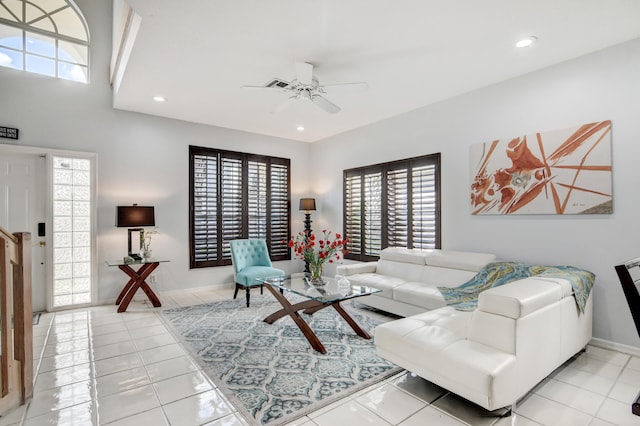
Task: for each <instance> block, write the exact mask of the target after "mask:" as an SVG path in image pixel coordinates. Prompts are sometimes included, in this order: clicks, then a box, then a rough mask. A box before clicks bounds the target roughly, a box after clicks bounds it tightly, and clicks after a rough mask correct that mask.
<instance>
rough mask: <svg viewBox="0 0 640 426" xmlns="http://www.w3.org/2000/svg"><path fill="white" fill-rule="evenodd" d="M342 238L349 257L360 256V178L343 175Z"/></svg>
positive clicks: (361, 240)
mask: <svg viewBox="0 0 640 426" xmlns="http://www.w3.org/2000/svg"><path fill="white" fill-rule="evenodd" d="M344 193H345V195H344V237H345V238H348V239H349V242H348V243H347V245H346V248H347V250H348V251H349V253H351V256H356V255H357V256H360V255H362V253H363V252H364V250H363V248H362V243H363V239H362V208H361V206H362V176H361V175H360V174H359V173H357V174H355V173H354V174H351V175H349V174H345V178H344Z"/></svg>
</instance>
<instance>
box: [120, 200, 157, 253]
mask: <svg viewBox="0 0 640 426" xmlns="http://www.w3.org/2000/svg"><path fill="white" fill-rule="evenodd" d="M116 226H117V227H118V228H129V246H128V254H129V257H132V258H134V259H136V260H141V259H142V257H140V246H141V243H142V238H143V232H144V229H142V227H143V226H156V218H155V214H154V209H153V206H139V205H137V204H134V205H133V206H118V207H116ZM133 232H137V233H138V237H137V241H138V243H137V244H136V245H135V247H134V246H132V244H131V241H132V233H133ZM134 250H135V251H134Z"/></svg>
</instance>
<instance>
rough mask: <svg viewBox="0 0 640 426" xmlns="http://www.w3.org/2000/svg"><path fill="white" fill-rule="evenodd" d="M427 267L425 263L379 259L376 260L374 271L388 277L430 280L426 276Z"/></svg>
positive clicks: (406, 279)
mask: <svg viewBox="0 0 640 426" xmlns="http://www.w3.org/2000/svg"><path fill="white" fill-rule="evenodd" d="M427 269H428V266H425V265H416V264H415V263H403V262H395V261H392V260H386V259H380V260H379V261H378V266H377V267H376V273H378V274H380V275H387V276H390V277H398V278H402V279H403V280H404V281H422V282H430V280H429V279H428V278H427V274H428V271H427Z"/></svg>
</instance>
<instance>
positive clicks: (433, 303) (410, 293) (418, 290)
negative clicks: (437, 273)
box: [393, 281, 447, 310]
mask: <svg viewBox="0 0 640 426" xmlns="http://www.w3.org/2000/svg"><path fill="white" fill-rule="evenodd" d="M393 299H394V300H397V301H398V302H403V303H408V304H409V305H414V306H420V307H421V308H424V309H428V310H432V309H438V308H442V307H444V306H446V305H447V304H446V303H445V301H444V297H442V293H440V292H439V291H438V289H437V288H436V287H435V286H429V285H426V284H425V283H419V282H413V281H410V282H407V283H404V284H402V285H399V286H397V287H395V288H394V289H393Z"/></svg>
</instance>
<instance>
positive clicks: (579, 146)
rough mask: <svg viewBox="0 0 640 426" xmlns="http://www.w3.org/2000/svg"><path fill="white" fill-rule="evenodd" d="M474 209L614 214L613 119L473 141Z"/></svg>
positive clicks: (485, 211)
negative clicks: (476, 142) (510, 136)
mask: <svg viewBox="0 0 640 426" xmlns="http://www.w3.org/2000/svg"><path fill="white" fill-rule="evenodd" d="M471 180H472V181H471V214H473V215H487V214H492V215H496V214H499V215H507V214H611V213H612V212H613V199H612V183H611V121H608V120H607V121H600V122H597V123H588V124H583V125H581V126H578V127H572V128H568V129H562V130H555V131H550V132H539V133H534V134H530V135H524V136H518V137H515V138H511V139H502V140H495V141H493V142H486V143H481V144H475V145H472V146H471Z"/></svg>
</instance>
